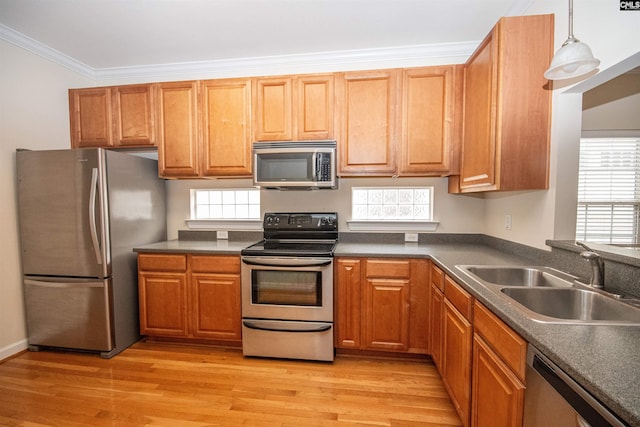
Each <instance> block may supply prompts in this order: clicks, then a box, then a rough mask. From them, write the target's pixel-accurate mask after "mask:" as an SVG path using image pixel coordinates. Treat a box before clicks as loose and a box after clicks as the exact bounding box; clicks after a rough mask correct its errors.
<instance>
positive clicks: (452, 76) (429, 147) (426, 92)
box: [398, 65, 459, 175]
mask: <svg viewBox="0 0 640 427" xmlns="http://www.w3.org/2000/svg"><path fill="white" fill-rule="evenodd" d="M456 76H457V72H456V66H453V65H451V66H442V67H425V68H414V69H407V70H404V71H403V81H402V132H401V137H400V161H399V166H398V170H399V173H400V175H430V174H431V175H441V174H442V173H444V172H448V171H449V169H450V166H451V152H452V150H453V149H454V148H455V147H454V146H455V145H456V143H457V141H456V140H455V136H456V132H455V128H454V123H455V122H454V120H455V111H456V90H457V85H458V84H459V83H458V82H457V79H456Z"/></svg>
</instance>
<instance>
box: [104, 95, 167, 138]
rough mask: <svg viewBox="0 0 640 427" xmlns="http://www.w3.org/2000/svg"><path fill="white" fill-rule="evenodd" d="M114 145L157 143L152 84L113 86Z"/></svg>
mask: <svg viewBox="0 0 640 427" xmlns="http://www.w3.org/2000/svg"><path fill="white" fill-rule="evenodd" d="M112 101H113V104H112V105H113V122H114V129H115V135H114V136H115V141H114V145H116V146H119V147H129V146H136V147H139V146H153V145H156V137H155V125H154V112H155V105H154V96H153V90H152V85H150V84H146V85H132V86H118V87H114V88H112Z"/></svg>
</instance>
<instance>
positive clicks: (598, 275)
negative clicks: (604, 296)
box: [576, 242, 604, 289]
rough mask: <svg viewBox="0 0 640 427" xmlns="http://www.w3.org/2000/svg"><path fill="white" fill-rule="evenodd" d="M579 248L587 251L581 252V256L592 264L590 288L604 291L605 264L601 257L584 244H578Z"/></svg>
mask: <svg viewBox="0 0 640 427" xmlns="http://www.w3.org/2000/svg"><path fill="white" fill-rule="evenodd" d="M576 245H577V246H581V247H582V248H584V249H586V250H585V251H583V252H580V256H581V257H582V258H584V259H586V260H587V261H589V264H591V280H590V281H589V286H591V287H592V288H597V289H604V262H603V261H602V258H600V255H598V254H597V253H596V252H595V251H594V250H593V249H591V248H590V247H589V246H587V245H586V244H585V243H583V242H576Z"/></svg>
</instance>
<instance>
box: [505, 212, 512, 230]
mask: <svg viewBox="0 0 640 427" xmlns="http://www.w3.org/2000/svg"><path fill="white" fill-rule="evenodd" d="M504 228H505V230H511V215H509V214H507V215H505V216H504Z"/></svg>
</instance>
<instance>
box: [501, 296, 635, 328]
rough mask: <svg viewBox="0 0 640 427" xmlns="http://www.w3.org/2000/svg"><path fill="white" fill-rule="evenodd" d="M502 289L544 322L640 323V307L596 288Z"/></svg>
mask: <svg viewBox="0 0 640 427" xmlns="http://www.w3.org/2000/svg"><path fill="white" fill-rule="evenodd" d="M500 292H501V293H502V294H504V295H506V296H508V297H509V298H511V299H512V300H514V301H516V302H517V303H518V304H520V305H522V306H523V307H524V308H525V309H526V310H527V311H528V312H529V315H530V317H531V318H533V319H534V320H537V321H541V322H547V323H579V324H597V325H602V324H624V325H640V308H636V307H634V306H632V305H630V304H627V303H624V302H622V301H620V300H617V299H615V298H613V297H611V296H607V295H605V294H601V293H600V292H597V291H594V290H589V289H578V288H535V289H534V288H510V287H504V288H502V289H500Z"/></svg>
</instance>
